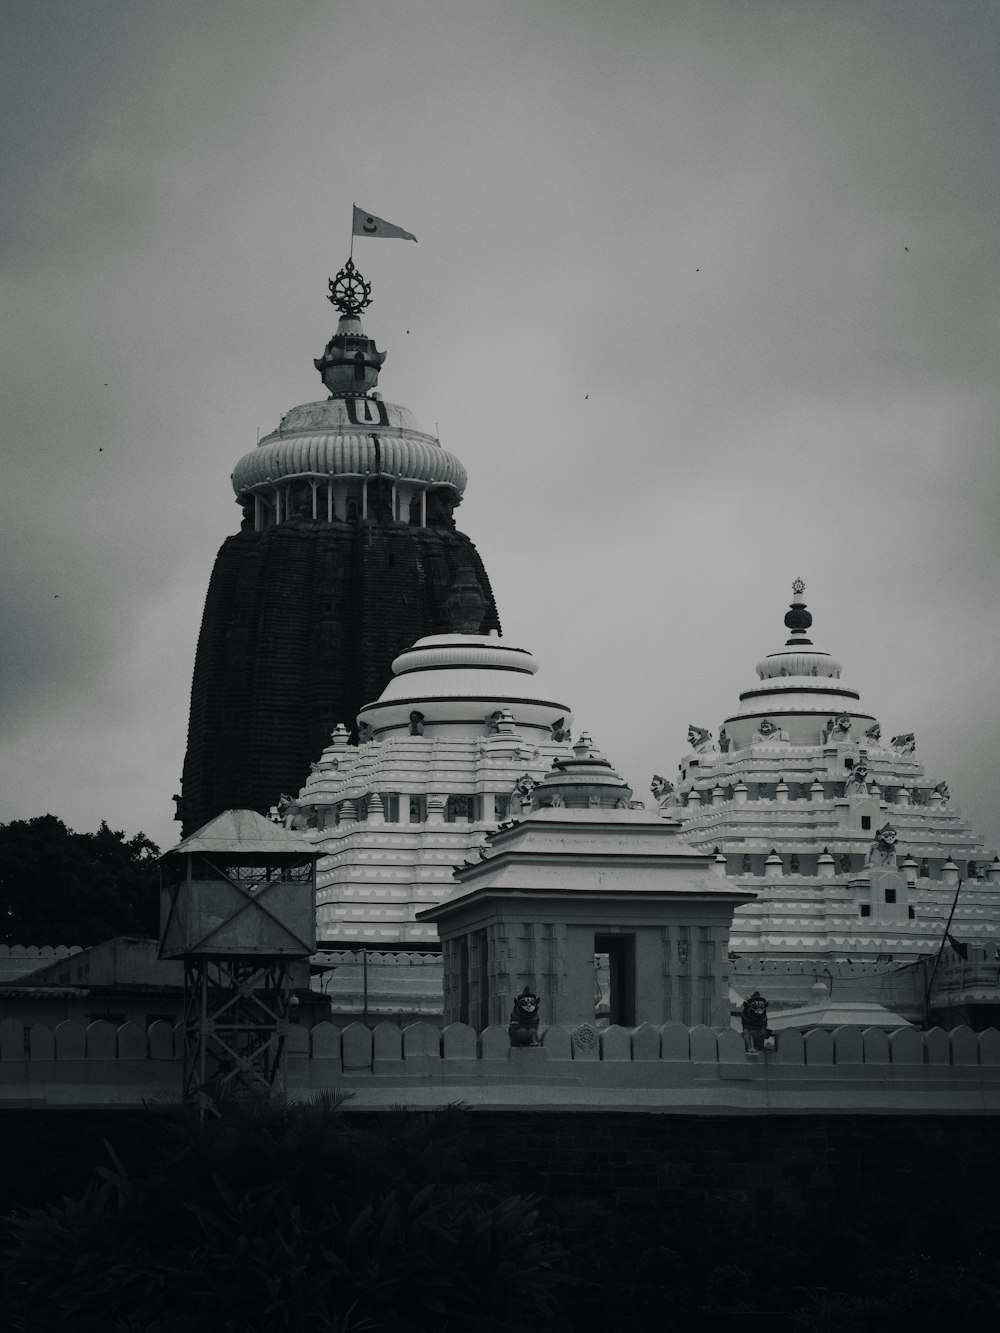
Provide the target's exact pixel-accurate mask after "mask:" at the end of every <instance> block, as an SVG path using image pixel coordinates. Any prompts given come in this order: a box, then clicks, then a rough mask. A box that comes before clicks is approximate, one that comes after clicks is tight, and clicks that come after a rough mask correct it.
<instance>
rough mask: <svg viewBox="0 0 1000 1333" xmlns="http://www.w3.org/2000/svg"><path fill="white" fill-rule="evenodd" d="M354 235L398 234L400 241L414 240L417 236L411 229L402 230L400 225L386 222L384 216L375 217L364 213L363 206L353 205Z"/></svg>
mask: <svg viewBox="0 0 1000 1333" xmlns="http://www.w3.org/2000/svg"><path fill="white" fill-rule="evenodd" d="M354 235H355V236H398V237H399V239H400V240H401V241H415V240H416V239H417V238H416V237H415V236H414V234H413V232H412V231H404V230H403V228H402V227H396V226H394V225H393V224H392V223H391V222H386V221H385V219H384V218H377V217H375V215H374V213H366V212H365V210H364V209H363V208H358V206H357V204H355V205H354Z"/></svg>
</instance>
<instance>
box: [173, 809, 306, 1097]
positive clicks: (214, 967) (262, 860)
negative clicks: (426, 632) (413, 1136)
mask: <svg viewBox="0 0 1000 1333" xmlns="http://www.w3.org/2000/svg"><path fill="white" fill-rule="evenodd" d="M317 857H318V852H317V851H316V849H315V847H314V846H313V844H312V843H311V842H309V841H307V840H306V839H305V838H303V837H301V836H300V835H298V834H296V833H291V832H289V831H288V830H287V829H284V828H282V827H280V826H279V825H277V824H274V823H272V822H271V821H270V820H268V819H265V818H264V816H263V815H259V814H257V813H256V811H254V810H226V811H224V812H223V813H222V814H221V815H218V816H217V817H216V818H215V819H213V820H211V821H210V822H209V823H207V824H205V825H204V827H203V828H200V829H199V830H198V831H197V832H196V833H192V834H191V835H190V837H187V838H185V839H184V840H183V841H182V842H180V843H178V845H177V846H176V847H174V848H173V849H172V850H171V851H169V852H165V853H164V854H163V856H161V857H160V868H161V876H160V885H161V888H160V957H161V958H164V959H180V960H182V961H183V963H184V1100H185V1101H189V1102H193V1103H195V1104H196V1105H197V1106H198V1107H199V1108H200V1109H201V1110H203V1111H204V1110H208V1109H210V1108H211V1107H212V1106H214V1105H215V1104H216V1103H217V1102H219V1101H220V1100H222V1099H224V1098H228V1097H241V1096H250V1095H257V1096H259V1095H261V1094H264V1095H266V1094H268V1093H270V1092H275V1091H282V1090H283V1088H284V1073H283V1067H282V1054H283V1049H284V1044H285V1038H286V1036H287V1033H288V1021H289V1000H290V981H291V971H292V967H293V965H294V964H295V963H296V961H298V960H302V959H305V958H308V957H309V955H310V954H312V953H314V952H315V949H316V860H317Z"/></svg>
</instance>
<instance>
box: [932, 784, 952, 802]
mask: <svg viewBox="0 0 1000 1333" xmlns="http://www.w3.org/2000/svg"><path fill="white" fill-rule="evenodd" d="M934 790H935V791H936V792H937V794H938V795H939V796H941V797H943V799H944V800H946V801H950V800H951V792H950V791H949V790H948V784H947V782H939V783H938V784H937V786H936V787H935V788H934Z"/></svg>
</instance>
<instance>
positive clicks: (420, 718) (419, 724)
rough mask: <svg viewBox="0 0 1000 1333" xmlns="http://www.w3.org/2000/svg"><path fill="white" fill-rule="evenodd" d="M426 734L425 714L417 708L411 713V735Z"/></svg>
mask: <svg viewBox="0 0 1000 1333" xmlns="http://www.w3.org/2000/svg"><path fill="white" fill-rule="evenodd" d="M423 734H424V715H423V713H421V712H418V710H417V709H416V708H414V710H413V711H412V712H411V713H410V735H411V736H422V735H423Z"/></svg>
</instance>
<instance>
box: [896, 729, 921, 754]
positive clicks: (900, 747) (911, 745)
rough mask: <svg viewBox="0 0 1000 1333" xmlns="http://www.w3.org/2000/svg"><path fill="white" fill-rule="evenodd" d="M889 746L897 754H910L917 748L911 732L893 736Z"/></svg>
mask: <svg viewBox="0 0 1000 1333" xmlns="http://www.w3.org/2000/svg"><path fill="white" fill-rule="evenodd" d="M890 744H891V746H892V748H893V749H894V750H895V751H896V752H897V753H898V754H912V753H913V751H914V750H915V749H916V747H917V742H916V739H915V737H914V735H913V732H912V731H904V732H902V733H901V734H900V735H899V736H893V738H892V740H891V741H890Z"/></svg>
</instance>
